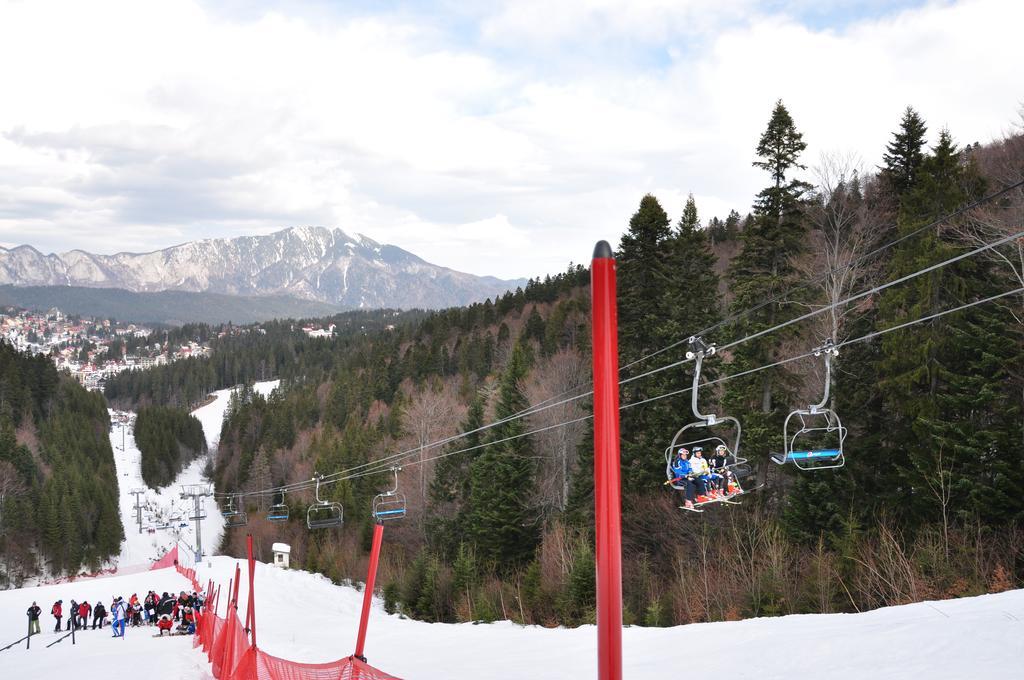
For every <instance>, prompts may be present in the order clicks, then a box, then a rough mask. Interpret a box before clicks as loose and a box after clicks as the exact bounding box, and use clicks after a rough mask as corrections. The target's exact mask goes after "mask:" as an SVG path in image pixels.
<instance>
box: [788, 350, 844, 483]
mask: <svg viewBox="0 0 1024 680" xmlns="http://www.w3.org/2000/svg"><path fill="white" fill-rule="evenodd" d="M814 356H820V357H823V358H824V359H825V394H824V395H823V396H822V398H821V401H819V402H818V403H817V404H811V405H810V406H808V407H807V408H805V409H797V410H795V411H793V412H792V413H790V414H789V415H788V416H786V421H785V423H783V426H782V438H783V446H784V447H785V450H784V452H783V453H781V454H778V453H773V454H772V455H771V459H772V462H773V463H777V464H779V465H784V464H785V463H790V462H791V463H793V465H795V466H796V467H797V468H799V469H801V470H805V471H811V470H831V469H834V468H841V467H843V465H845V464H846V458H845V456H844V455H843V445H844V444H845V442H846V428H845V427H844V426H843V423H842V421H841V420H839V414H838V413H836V412H835V411H833V410H832V409H830V408H828V407H827V406H825V404H827V403H828V400H829V391H830V387H831V384H832V357H836V356H839V350H838V349H836V347H835V345H833V344H832V341H831V340H828V341H827V342H825V344H824V345H822V346H821V347H819V348H817V349H816V350H814ZM794 419H795V420H794ZM798 423H799V425H798Z"/></svg>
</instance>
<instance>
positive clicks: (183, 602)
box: [174, 590, 188, 621]
mask: <svg viewBox="0 0 1024 680" xmlns="http://www.w3.org/2000/svg"><path fill="white" fill-rule="evenodd" d="M177 604H178V606H177V608H176V609H175V610H174V620H175V621H181V614H182V612H183V611H184V609H185V607H187V606H188V595H186V594H185V591H184V590H183V591H181V593H179V594H178V601H177Z"/></svg>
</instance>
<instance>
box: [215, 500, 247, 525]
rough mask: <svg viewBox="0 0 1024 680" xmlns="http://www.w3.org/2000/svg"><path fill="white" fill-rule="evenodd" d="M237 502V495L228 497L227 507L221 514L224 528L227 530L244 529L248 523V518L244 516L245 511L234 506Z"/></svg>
mask: <svg viewBox="0 0 1024 680" xmlns="http://www.w3.org/2000/svg"><path fill="white" fill-rule="evenodd" d="M238 500H239V497H238V494H234V495H232V496H228V507H226V508H224V510H223V511H222V512H221V515H223V516H224V526H225V527H226V528H228V529H233V528H234V527H244V526H245V525H246V524H248V523H249V517H248V516H247V515H246V514H245V510H243V509H242V507H240V506H239V505H236V503H238Z"/></svg>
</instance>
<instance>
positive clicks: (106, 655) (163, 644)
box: [0, 569, 212, 680]
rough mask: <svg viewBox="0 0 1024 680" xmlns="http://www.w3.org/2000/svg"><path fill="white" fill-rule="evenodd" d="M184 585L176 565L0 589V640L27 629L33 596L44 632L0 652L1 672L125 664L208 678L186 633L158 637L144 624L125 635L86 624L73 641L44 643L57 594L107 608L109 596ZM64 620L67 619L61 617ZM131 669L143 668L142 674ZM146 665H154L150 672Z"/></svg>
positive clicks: (106, 673) (59, 673)
mask: <svg viewBox="0 0 1024 680" xmlns="http://www.w3.org/2000/svg"><path fill="white" fill-rule="evenodd" d="M187 587H188V582H187V581H186V580H185V579H184V578H183V577H182V576H180V575H178V573H177V572H176V571H175V570H174V569H160V570H158V571H151V572H144V573H138V574H130V575H124V576H112V577H109V578H98V579H84V580H79V581H76V582H74V583H62V584H58V585H48V586H39V587H36V588H22V589H20V590H6V591H0V612H3V616H0V646H3V645H6V644H7V643H8V642H13V641H14V640H17V639H18V638H20V637H21V636H23V635H25V632H26V623H27V619H26V616H25V611H26V610H27V609H28V607H29V606H30V605H31V604H32V602H33V601H36V602H38V603H39V606H40V607H41V608H42V610H43V616H42V617H41V620H40V627H41V629H42V635H39V636H35V637H33V638H32V648H31V649H28V650H26V649H25V644H24V643H22V644H21V645H19V646H18V647H16V648H14V649H9V650H7V651H6V652H2V653H0V663H2V664H3V677H5V678H58V677H60V678H63V677H68V678H70V677H76V678H79V677H81V678H111V677H117V676H118V675H119V673H117V672H116V669H128V670H129V675H131V676H133V677H134V676H140V677H147V679H149V678H151V679H152V680H157V679H158V678H164V679H167V680H170V678H175V679H178V678H209V677H212V676H211V675H210V666H209V664H208V663H204V662H205V661H206V659H205V658H204V657H202V655H200V654H196V653H193V651H192V641H191V640H190V639H189V638H188V637H177V638H171V639H167V638H165V639H163V640H158V639H155V638H153V637H151V636H152V633H151V632H150V631H149V630H148V629H147V630H131V629H129V631H128V633H127V635H126V637H125V638H124V639H113V638H111V637H110V626H109V625H108V626H107V627H106V628H104V629H103V630H102V631H99V630H95V631H93V630H88V631H85V632H81V633H80V634H76V636H75V643H76V644H75V645H74V646H72V645H71V639H70V638H69V639H67V640H64V641H63V642H61V643H59V644H57V645H55V646H53V647H51V648H49V649H46V645H47V644H49V643H51V642H53V641H54V640H56V639H57V637H58V636H57V635H55V634H54V633H53V632H52V631H53V617H51V616H50V613H49V612H50V607H51V606H52V605H53V603H54V602H55V601H56V600H57V599H62V600H64V607H65V610H66V608H67V607H68V606H69V604H70V602H71V599H72V598H75V599H76V600H79V601H81V600H83V599H84V600H86V601H88V602H89V603H90V604H94V603H96V602H98V601H100V600H102V601H103V603H104V605H105V606H106V607H107V608H108V609H109V607H110V603H111V600H112V597H113V596H114V595H121V596H123V597H125V598H128V597H131V595H132V593H138V594H139V597H140V598H142V597H145V594H146V592H147V591H149V590H150V589H155V590H159V591H160V592H163V591H165V590H166V591H168V592H170V591H174V592H178V591H180V590H183V589H184V588H187ZM64 622H65V623H66V622H67V619H66V618H65V619H64ZM131 669H146V673H145V674H141V672H136V671H133V670H131ZM150 671H154V672H153V673H152V674H150Z"/></svg>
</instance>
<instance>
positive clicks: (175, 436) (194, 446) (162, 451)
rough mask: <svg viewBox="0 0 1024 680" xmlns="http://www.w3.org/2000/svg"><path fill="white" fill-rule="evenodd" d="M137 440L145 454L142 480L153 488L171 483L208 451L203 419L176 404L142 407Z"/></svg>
mask: <svg viewBox="0 0 1024 680" xmlns="http://www.w3.org/2000/svg"><path fill="white" fill-rule="evenodd" d="M135 443H136V444H138V447H139V452H140V454H141V455H142V460H141V463H140V466H139V467H140V468H141V471H142V481H144V482H145V483H146V486H148V487H149V488H151V489H160V488H161V487H164V486H167V485H168V484H170V483H171V482H173V481H174V478H175V477H177V476H178V473H179V472H181V470H182V468H183V467H185V465H186V464H187V463H189V462H191V461H192V460H194V459H195V458H196V457H197V456H199V455H201V454H204V453H206V435H205V434H203V425H202V423H200V422H199V420H197V419H196V417H195V416H193V415H192V414H190V413H189V412H188V411H186V410H185V409H181V408H175V407H172V406H147V407H144V408H141V409H139V413H138V416H137V417H136V420H135Z"/></svg>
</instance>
